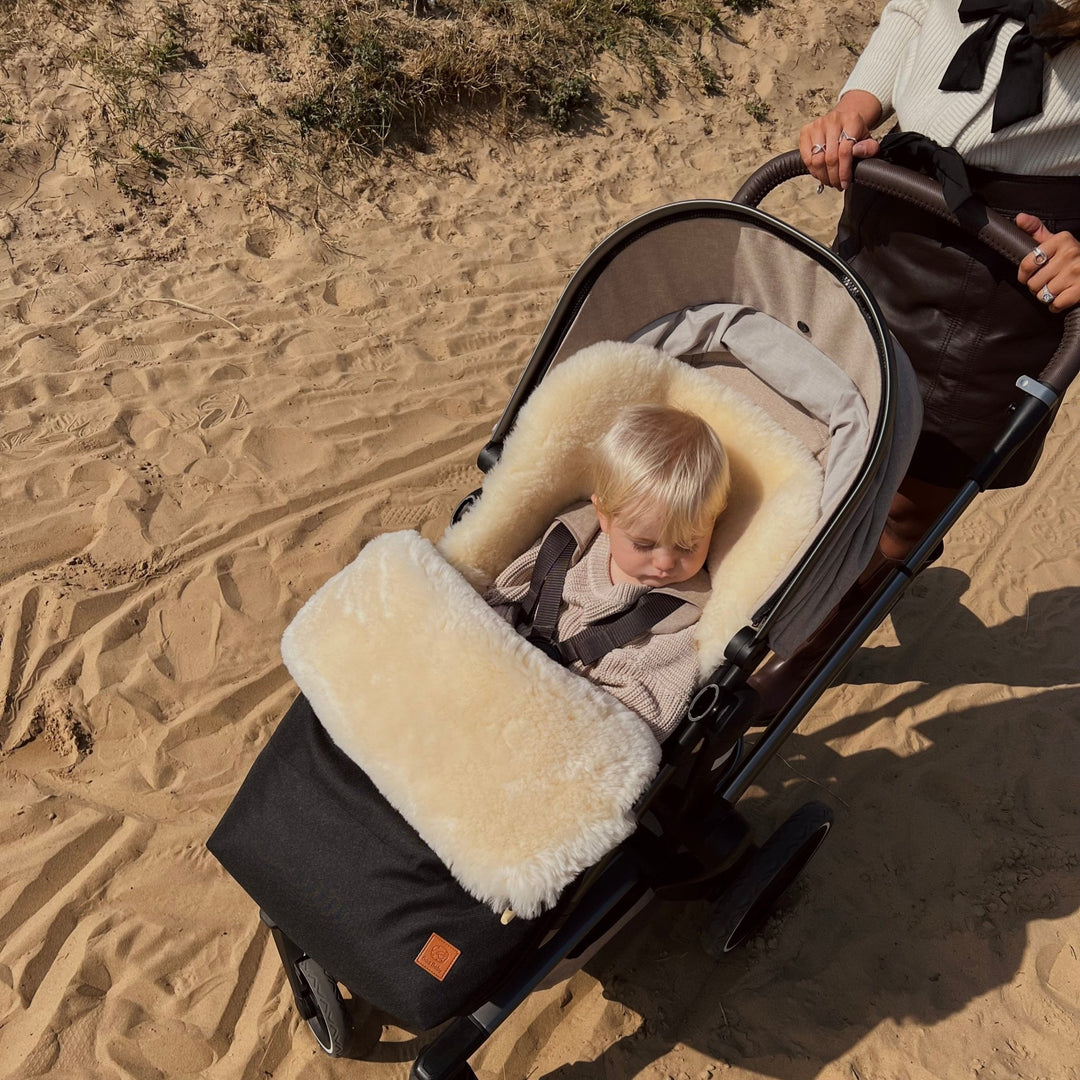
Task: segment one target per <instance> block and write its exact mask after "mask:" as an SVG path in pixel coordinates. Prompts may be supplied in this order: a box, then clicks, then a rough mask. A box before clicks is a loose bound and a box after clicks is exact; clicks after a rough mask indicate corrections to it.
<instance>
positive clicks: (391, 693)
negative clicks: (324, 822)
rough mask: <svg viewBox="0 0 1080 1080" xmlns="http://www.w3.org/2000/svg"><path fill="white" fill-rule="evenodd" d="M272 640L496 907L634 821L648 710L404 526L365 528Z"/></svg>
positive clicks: (354, 746) (541, 893)
mask: <svg viewBox="0 0 1080 1080" xmlns="http://www.w3.org/2000/svg"><path fill="white" fill-rule="evenodd" d="M281 651H282V655H283V657H284V659H285V664H286V666H287V667H288V669H289V671H290V672H291V674H292V676H293V678H294V679H295V680H296V682H297V685H298V686H299V687H300V689H301V690H302V691H303V692H304V694H305V695H306V696H307V698H308V700H309V701H310V702H311V705H312V707H313V708H314V709H315V712H316V713H317V714H318V716H319V719H320V720H321V721H322V724H323V726H324V727H325V728H326V730H327V732H328V733H329V735H330V737H331V738H332V739H333V740H334V742H335V743H336V744H337V745H338V746H339V747H340V748H341V749H342V750H343V751H344V752H345V753H346V754H348V755H349V757H351V758H352V759H353V760H354V761H356V762H357V763H358V764H359V765H361V766H362V767H363V769H364V770H365V771H366V772H367V774H368V775H369V776H370V777H371V779H372V780H373V781H374V783H375V784H376V786H377V787H378V788H379V790H380V791H381V792H382V794H383V795H384V796H385V797H386V798H387V799H388V800H389V802H390V803H391V805H393V806H394V808H395V809H396V810H397V811H398V812H399V813H400V814H401V815H402V816H403V817H404V818H405V819H406V820H407V821H408V822H409V823H410V824H411V825H412V826H413V827H414V828H415V829H416V830H417V832H418V833H419V834H420V836H421V837H422V838H423V839H424V841H425V842H426V843H427V844H428V845H429V846H430V847H431V848H432V849H433V850H434V851H435V853H436V854H437V855H438V856H439V857H440V858H441V859H442V860H443V862H444V863H446V865H447V866H448V867H449V869H450V871H451V872H452V873H453V875H454V877H455V878H456V879H457V880H458V882H459V883H460V884H461V885H462V887H463V888H464V889H465V890H466V891H467V892H469V893H470V894H471V895H473V896H475V897H476V898H477V899H479V900H481V901H483V902H485V903H487V904H489V905H490V906H491V907H492V908H493V909H494V910H495V911H503V910H505V909H506V908H508V907H509V908H512V909H513V910H514V911H516V912H517V913H518V914H519V915H522V916H525V917H532V916H535V915H538V914H539V913H540V912H541V911H542V910H543V909H544V908H545V907H546V906H549V905H551V904H552V903H554V902H555V900H556V899H557V898H558V896H559V894H560V893H561V892H562V890H563V888H565V886H566V885H567V884H568V883H569V882H570V881H572V880H573V878H574V877H576V876H577V874H579V873H580V872H581V871H582V870H584V869H586V868H587V867H589V866H592V865H593V864H595V863H596V862H597V861H599V859H600V858H601V857H602V856H603V855H604V854H605V853H606V852H608V851H610V850H611V849H612V848H613V847H614V846H615V845H616V844H618V843H619V842H620V841H621V840H623V839H624V838H625V837H626V836H628V835H629V834H630V832H632V831H633V822H632V820H631V818H630V816H629V813H628V811H629V810H630V809H631V807H632V806H633V803H634V800H635V799H636V798H637V796H638V795H639V794H640V793H641V792H642V791H643V790H644V788H645V786H646V785H647V784H648V782H649V780H650V779H651V778H652V776H653V775H654V774H655V772H656V769H657V767H658V765H659V761H660V747H659V744H658V743H657V742H656V739H655V738H654V736H653V735H652V733H651V732H650V731H649V728H648V727H647V725H646V724H645V722H644V721H643V720H642V719H641V718H640V717H638V716H637V715H636V714H635V713H633V712H632V711H631V710H630V709H628V708H626V707H625V706H624V705H622V704H621V703H620V702H618V701H616V700H615V699H614V698H613V697H611V696H610V695H608V694H606V693H604V692H603V691H602V690H600V689H599V688H597V687H596V686H594V685H593V684H592V683H590V682H589V681H588V680H587V679H583V678H581V677H580V676H579V675H574V674H572V673H571V672H569V671H567V670H566V669H564V668H562V667H560V666H559V665H558V664H557V663H555V662H554V661H552V660H550V659H548V657H546V656H544V655H543V653H541V652H540V651H539V650H538V649H536V648H534V647H533V646H531V645H529V644H528V643H527V642H526V641H525V640H524V638H522V637H521V636H520V635H518V634H517V633H516V632H515V631H514V630H513V628H512V627H511V626H510V625H509V624H508V623H506V622H505V621H504V620H503V619H501V618H500V617H499V616H498V615H496V614H495V612H494V611H492V610H491V608H489V607H488V606H487V604H486V603H485V602H484V601H483V599H482V598H481V597H480V596H478V595H477V594H476V592H475V591H474V590H473V589H472V588H471V587H470V585H469V584H468V583H467V582H466V581H465V579H464V578H463V577H462V576H461V575H460V574H459V573H458V572H457V571H456V570H455V569H454V568H453V567H452V566H450V565H449V564H448V563H447V562H446V561H445V560H444V559H443V558H442V557H441V556H440V555H439V554H438V553H437V552H436V550H435V549H434V547H432V545H431V544H430V543H429V542H428V541H427V540H424V539H423V538H421V537H420V536H418V535H417V534H416V533H412V532H400V533H389V534H387V535H385V536H381V537H378V538H376V539H375V540H373V541H371V543H369V544H368V545H367V547H365V548H364V550H363V551H362V552H361V553H360V555H358V556H357V558H356V559H355V560H354V561H353V562H352V563H351V564H350V565H349V566H348V567H346V568H345V569H344V570H342V571H341V572H340V573H339V574H337V575H336V576H335V577H333V578H331V579H330V581H328V582H327V583H326V584H325V585H324V586H323V587H322V588H321V589H320V590H319V591H318V592H317V593H315V595H314V596H312V597H311V599H310V600H308V602H307V603H306V604H305V605H304V606H303V608H301V610H300V612H299V613H298V614H297V616H296V618H295V619H294V620H293V621H292V623H291V624H290V625H289V627H288V629H287V630H286V631H285V635H284V638H283V639H282V646H281ZM346 842H347V840H346Z"/></svg>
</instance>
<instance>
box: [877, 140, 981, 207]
mask: <svg viewBox="0 0 1080 1080" xmlns="http://www.w3.org/2000/svg"><path fill="white" fill-rule="evenodd" d="M880 155H881V157H882V158H884V159H885V160H886V161H890V162H892V163H893V164H894V165H903V166H905V167H906V168H908V169H914V170H915V171H916V172H921V173H922V174H923V175H924V176H932V177H934V179H936V180H937V182H938V183H939V184H941V194H942V196H943V197H944V199H945V205H946V206H948V208H949V209H950V210H951V211H952V212H953V213H954V214H955V215H956V216H957V217H958V218H959V219H960V220H961V221H965V220H966V221H968V222H973V223H974V224H975V226H976V227H981V226H983V225H985V224H986V210H985V207H984V206H983V204H982V203H981V202H980V201H979V200H978V199H977V198H975V196H974V195H973V193H972V191H971V183H970V181H969V180H968V174H967V168H966V166H965V165H964V159H963V158H962V157H961V156H960V155H959V153H957V151H956V150H954V149H953V148H952V147H951V146H939V145H938V144H937V143H936V142H934V140H933V139H931V138H929V137H928V136H926V135H923V134H921V133H919V132H918V131H890V132H889V134H888V135H886V136H885V138H884V139H882V140H881V147H880Z"/></svg>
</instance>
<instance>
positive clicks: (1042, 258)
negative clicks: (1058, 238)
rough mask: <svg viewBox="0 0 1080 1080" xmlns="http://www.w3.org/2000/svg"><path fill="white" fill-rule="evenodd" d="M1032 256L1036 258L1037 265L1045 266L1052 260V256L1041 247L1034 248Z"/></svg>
mask: <svg viewBox="0 0 1080 1080" xmlns="http://www.w3.org/2000/svg"><path fill="white" fill-rule="evenodd" d="M1031 257H1032V258H1033V259H1034V260H1035V265H1036V266H1045V265H1046V264H1047V263H1048V262H1049V261H1050V256H1049V255H1047V254H1046V252H1045V251H1043V249H1042V248H1041V247H1037V248H1032V249H1031Z"/></svg>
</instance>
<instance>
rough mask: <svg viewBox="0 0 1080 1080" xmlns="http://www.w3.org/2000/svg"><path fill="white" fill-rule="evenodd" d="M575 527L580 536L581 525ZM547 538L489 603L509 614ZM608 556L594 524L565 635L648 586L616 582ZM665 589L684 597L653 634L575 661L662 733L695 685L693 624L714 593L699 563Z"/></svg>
mask: <svg viewBox="0 0 1080 1080" xmlns="http://www.w3.org/2000/svg"><path fill="white" fill-rule="evenodd" d="M590 509H591V508H590ZM561 520H565V518H564V519H561ZM579 520H580V519H579ZM572 531H574V532H575V534H577V535H579V532H578V530H577V529H573V528H572ZM545 535H546V534H545ZM542 539H543V538H541V539H540V540H538V541H537V542H536V543H535V544H534V545H533V546H532V547H531V548H530V549H529V550H528V551H526V552H525V554H524V555H521V556H520V557H519V558H517V559H515V560H514V561H513V562H512V563H511V564H510V565H509V566H508V567H507V568H506V569H505V570H504V571H503V572H502V573H501V574H500V575H499V576H498V578H496V580H495V582H494V584H493V585H492V586H491V587H490V588H489V589H488V591H487V593H486V595H485V599H486V600H487V602H488V603H489V604H491V605H492V607H494V608H495V610H496V611H498V612H499V613H500V614H501V615H503V616H504V617H506V618H510V617H511V616H512V612H513V608H512V607H511V606H510V605H513V604H516V603H517V602H519V601H520V600H522V599H523V598H524V596H525V594H526V593H527V592H528V591H529V580H530V578H531V577H532V570H533V566H534V565H535V563H536V557H537V554H538V553H539V551H540V545H541V543H542ZM610 558H611V548H610V546H609V544H608V538H607V536H606V535H605V534H604V533H603V532H601V531H600V530H599V528H597V529H596V531H595V535H594V536H593V537H592V539H591V541H589V542H588V543H587V546H586V547H585V549H584V551H583V552H581V553H580V556H579V558H578V560H577V561H576V562H575V563H574V564H573V565H572V566H571V567H570V570H569V571H568V572H567V575H566V581H565V583H564V585H563V604H562V609H561V611H560V614H559V627H558V636H559V640H560V641H563V640H565V639H566V638H568V637H570V636H572V635H573V634H576V633H577V632H578V631H579V630H583V629H584V628H585V627H586V626H590V625H591V624H592V623H595V622H597V621H599V620H600V619H605V618H607V617H608V616H609V615H616V614H618V613H620V612H623V611H626V610H627V608H629V607H631V606H632V605H633V604H634V603H635V602H636V601H637V599H638V598H639V597H640V596H641V595H642V594H643V593H646V592H648V591H649V589H648V586H646V585H626V584H618V585H613V584H612V582H611V576H610V573H609V571H608V564H609V561H610ZM662 591H664V592H674V593H677V594H678V595H679V596H681V597H682V598H683V599H684V600H686V601H687V603H685V604H684V605H683V606H682V608H680V609H679V610H678V611H676V612H675V613H674V614H673V615H671V616H669V617H668V618H666V619H664V620H663V621H662V622H660V623H658V624H657V625H656V626H654V627H653V629H652V632H651V633H648V634H643V635H642V636H641V637H639V638H635V640H634V641H632V642H631V643H630V644H629V645H624V646H623V647H622V648H619V649H614V650H613V651H612V652H609V653H608V654H607V655H606V656H603V657H601V658H600V659H599V660H598V661H597V662H596V663H595V664H592V665H590V666H588V667H586V666H585V665H583V664H580V663H578V662H576V661H575V662H574V663H572V664H571V665H570V667H571V668H572V669H573V670H574V671H580V672H581V673H582V674H583V675H586V676H588V678H589V679H591V680H592V681H593V682H595V683H597V684H599V685H600V686H602V687H603V688H604V689H605V690H607V691H608V693H610V694H612V695H613V696H614V697H616V698H618V699H619V700H620V701H621V702H623V704H625V705H628V706H629V707H630V708H631V709H633V710H634V711H635V712H636V713H638V715H640V716H641V718H642V719H643V720H644V721H645V722H646V723H647V724H648V725H649V727H651V728H652V730H653V732H654V734H655V735H656V737H657V738H658V739H661V740H663V739H664V738H666V737H667V736H668V735H670V734H671V732H672V731H673V730H674V729H675V727H676V726H677V725H678V722H679V719H680V717H681V716H682V713H683V710H684V709H685V708H686V703H687V701H688V700H689V698H690V694H691V692H692V691H693V690H694V688H695V687H696V685H697V679H698V663H697V654H696V652H695V650H694V624H695V623H696V622H697V620H698V617H699V616H700V614H701V607H702V605H703V604H704V602H705V599H706V598H707V597H708V594H709V576H708V574H707V573H706V572H705V571H704V570H702V571H701V572H700V573H698V574H697V575H696V576H695V577H693V578H691V579H690V580H689V581H687V582H684V583H682V584H681V585H678V586H674V587H671V588H665V589H664V590H662Z"/></svg>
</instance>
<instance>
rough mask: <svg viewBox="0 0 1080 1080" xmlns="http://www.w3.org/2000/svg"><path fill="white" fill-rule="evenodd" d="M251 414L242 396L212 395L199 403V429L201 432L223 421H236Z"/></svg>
mask: <svg viewBox="0 0 1080 1080" xmlns="http://www.w3.org/2000/svg"><path fill="white" fill-rule="evenodd" d="M250 412H251V407H250V406H249V405H248V403H247V401H246V400H245V398H244V396H243V394H212V395H211V396H210V397H208V398H204V399H203V400H202V401H200V402H199V427H200V429H202V430H203V431H206V430H208V429H209V428H212V427H217V426H218V424H220V423H222V422H223V421H225V420H238V419H239V418H240V417H241V416H247V414H248V413H250Z"/></svg>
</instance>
